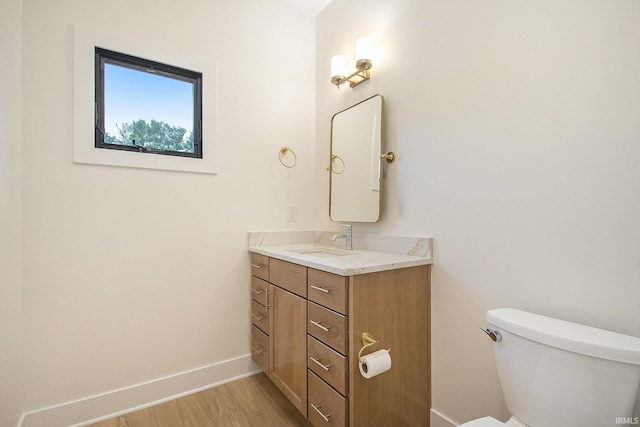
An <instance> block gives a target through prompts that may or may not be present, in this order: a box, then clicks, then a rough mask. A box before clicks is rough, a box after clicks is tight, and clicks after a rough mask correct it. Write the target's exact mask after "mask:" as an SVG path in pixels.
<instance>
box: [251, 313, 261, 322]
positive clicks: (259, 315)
mask: <svg viewBox="0 0 640 427" xmlns="http://www.w3.org/2000/svg"><path fill="white" fill-rule="evenodd" d="M251 315H252V316H253V318H254V319H256V320H257V321H258V322H259V321H261V320H262V319H264V316H263V315H262V314H260V313H258V314H254V313H251Z"/></svg>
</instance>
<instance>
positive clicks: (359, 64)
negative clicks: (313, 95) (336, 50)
mask: <svg viewBox="0 0 640 427" xmlns="http://www.w3.org/2000/svg"><path fill="white" fill-rule="evenodd" d="M372 54H373V42H372V40H371V39H370V38H369V37H360V38H359V39H358V40H356V71H354V72H353V73H351V74H349V75H347V59H346V58H345V57H344V56H342V55H337V56H334V57H332V58H331V83H333V84H334V85H336V86H337V87H338V89H340V85H341V84H342V83H346V82H349V86H350V87H356V86H358V85H359V84H360V83H362V82H364V81H366V80H369V77H370V73H371V72H370V71H369V70H370V69H371V67H372V66H373V63H372V62H371V57H372V56H373V55H372Z"/></svg>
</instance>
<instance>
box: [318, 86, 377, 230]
mask: <svg viewBox="0 0 640 427" xmlns="http://www.w3.org/2000/svg"><path fill="white" fill-rule="evenodd" d="M383 134H384V97H383V96H382V95H374V96H372V97H370V98H367V99H365V100H363V101H360V102H358V103H357V104H354V105H352V106H351V107H349V108H346V109H344V110H342V111H339V112H338V113H336V114H334V115H333V117H332V118H331V145H330V150H329V151H330V154H329V156H330V157H329V167H328V168H327V170H328V171H329V218H330V219H331V221H334V222H378V221H379V220H380V217H381V212H382V163H383V162H382V160H383V158H381V154H382V153H384V141H383ZM385 156H386V155H385ZM338 159H339V160H338ZM385 159H386V157H385ZM387 161H388V159H387Z"/></svg>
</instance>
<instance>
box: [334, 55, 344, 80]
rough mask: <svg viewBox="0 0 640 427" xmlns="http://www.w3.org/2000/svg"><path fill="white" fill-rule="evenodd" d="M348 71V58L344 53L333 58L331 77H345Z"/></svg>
mask: <svg viewBox="0 0 640 427" xmlns="http://www.w3.org/2000/svg"><path fill="white" fill-rule="evenodd" d="M346 73H347V59H346V58H345V57H344V56H342V55H336V56H334V57H332V58H331V77H332V78H333V77H344V76H345V75H346Z"/></svg>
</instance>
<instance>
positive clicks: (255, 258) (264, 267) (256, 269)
mask: <svg viewBox="0 0 640 427" xmlns="http://www.w3.org/2000/svg"><path fill="white" fill-rule="evenodd" d="M251 274H252V275H253V276H256V277H259V278H261V279H262V280H266V281H269V257H267V256H264V255H260V254H251Z"/></svg>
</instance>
